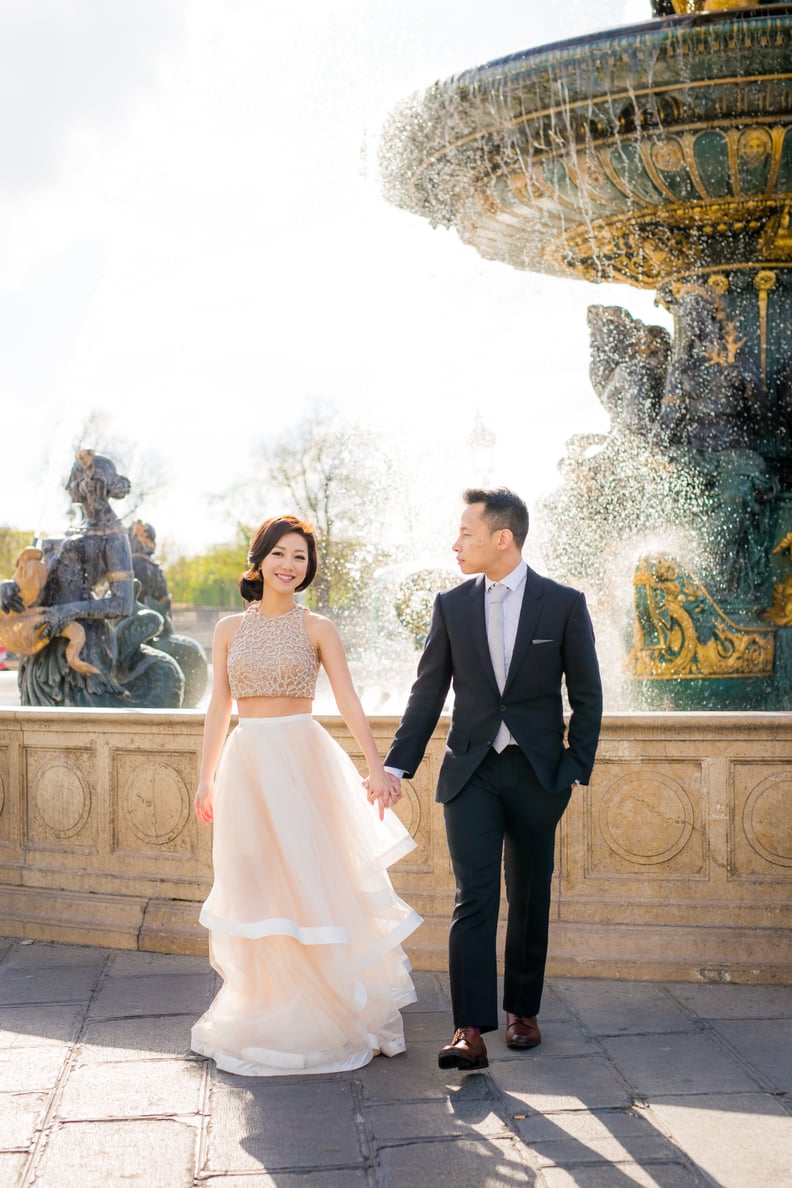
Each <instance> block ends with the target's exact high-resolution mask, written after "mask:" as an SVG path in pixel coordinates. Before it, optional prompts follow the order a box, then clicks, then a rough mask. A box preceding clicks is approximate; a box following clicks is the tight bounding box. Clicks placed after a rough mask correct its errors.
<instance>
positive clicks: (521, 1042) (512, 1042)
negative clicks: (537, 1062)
mask: <svg viewBox="0 0 792 1188" xmlns="http://www.w3.org/2000/svg"><path fill="white" fill-rule="evenodd" d="M541 1042H542V1033H541V1031H540V1030H539V1024H538V1023H537V1022H536V1015H512V1014H510V1013H509V1012H508V1011H507V1012H506V1047H507V1048H535V1047H536V1046H537V1044H541Z"/></svg>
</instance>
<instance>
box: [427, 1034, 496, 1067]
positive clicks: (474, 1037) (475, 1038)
mask: <svg viewBox="0 0 792 1188" xmlns="http://www.w3.org/2000/svg"><path fill="white" fill-rule="evenodd" d="M437 1063H438V1064H439V1065H440V1067H441V1068H461V1069H462V1071H463V1072H469V1071H470V1070H471V1069H474V1068H487V1067H488V1066H489V1060H488V1059H487V1049H486V1047H485V1044H484V1040H483V1039H482V1038H481V1035H480V1034H479V1032H478V1031H476V1028H475V1027H457V1029H456V1031H455V1032H454V1038H453V1039H452V1040H451V1043H450V1044H446V1046H445V1047H444V1048H441V1049H440V1051H439V1053H438V1056H437Z"/></svg>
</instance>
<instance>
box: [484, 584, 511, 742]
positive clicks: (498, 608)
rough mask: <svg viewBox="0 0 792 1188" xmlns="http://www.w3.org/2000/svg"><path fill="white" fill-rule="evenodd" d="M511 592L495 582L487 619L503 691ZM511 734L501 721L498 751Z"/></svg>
mask: <svg viewBox="0 0 792 1188" xmlns="http://www.w3.org/2000/svg"><path fill="white" fill-rule="evenodd" d="M508 593H509V587H508V586H502V585H500V584H499V583H497V582H496V583H495V585H494V586H491V587H490V590H489V618H488V621H487V640H488V642H489V650H490V657H491V658H492V667H493V668H494V670H495V679H496V681H497V682H498V688H499V690H500V691H501V693H502V692H503V686H504V685H505V684H506V644H505V642H504V634H503V600H504V598H505V597H506V595H507V594H508ZM510 737H511V735H510V734H509V729H508V727H507V725H506V723H505V722H501V724H500V726H499V727H498V733H497V734H496V735H495V739H494V741H493V743H492V746H493V748H494V749H495V750H496V751H502V750H503V748H504V747H505V746H507V745H508V742H509V739H510Z"/></svg>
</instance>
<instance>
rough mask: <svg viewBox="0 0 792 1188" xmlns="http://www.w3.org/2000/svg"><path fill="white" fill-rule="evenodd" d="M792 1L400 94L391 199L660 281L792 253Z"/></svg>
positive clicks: (389, 155)
mask: <svg viewBox="0 0 792 1188" xmlns="http://www.w3.org/2000/svg"><path fill="white" fill-rule="evenodd" d="M791 49H792V6H787V5H773V6H771V7H769V8H761V9H743V10H731V11H728V12H726V13H706V14H697V15H691V16H679V17H672V18H667V19H663V20H653V21H651V22H648V23H646V24H642V25H637V26H632V27H629V28H624V29H619V30H615V31H610V32H603V33H598V34H593V35H591V36H587V37H585V38H580V39H575V40H570V41H566V42H560V43H556V44H553V45H548V46H542V47H539V48H537V49H532V50H528V51H526V52H524V53H519V54H514V55H512V56H509V57H506V58H502V59H499V60H497V61H494V62H490V63H488V64H486V65H483V66H480V67H478V68H476V69H473V70H468V71H465V72H463V73H461V74H458V75H455V76H454V77H452V78H451V79H449V80H448V81H446V82H441V83H436V84H435V85H434V86H433V87H431V88H430V89H428V90H427V91H426V92H425V93H424V94H423V95H421V96H417V97H414V98H413V99H411V100H409V101H407V102H406V103H404V104H403V105H401V106H400V107H399V108H398V109H397V110H396V111H394V113H393V114H392V116H391V119H390V121H389V123H388V125H387V126H386V128H385V130H384V135H383V150H382V154H381V164H382V175H383V183H384V189H385V193H386V196H387V197H388V198H389V200H390V201H392V202H393V203H395V204H396V205H398V206H400V207H402V208H404V209H406V210H409V211H412V212H413V213H416V214H419V215H421V216H423V217H425V218H427V219H429V220H430V221H431V222H432V223H433V224H435V225H443V226H448V227H454V228H455V229H456V231H457V232H458V234H459V235H460V237H461V239H462V240H463V241H464V242H466V243H468V244H471V245H472V246H473V247H475V248H476V250H477V251H478V252H479V253H480V254H481V255H482V256H483V257H485V258H486V259H490V260H497V261H500V262H503V263H506V264H508V265H510V266H511V267H514V268H519V269H528V270H531V271H535V272H544V273H549V274H552V275H556V276H565V277H576V278H579V279H583V280H588V281H595V282H596V281H623V282H626V283H628V284H631V285H636V286H640V287H643V288H651V289H662V288H663V287H664V286H670V285H672V284H673V283H675V282H681V281H690V280H691V279H695V278H702V277H703V278H704V279H708V278H709V276H710V275H711V274H712V273H713V272H717V271H718V270H719V269H721V268H723V269H728V270H729V271H731V270H732V269H733V268H734V265H735V261H738V260H739V261H740V262H741V266H742V267H745V268H750V269H752V270H753V272H756V270H757V268H759V269H773V270H775V269H786V268H788V267H789V266H790V263H791V262H792V232H790V230H789V216H790V202H792V134H791V132H792V118H791V113H792V54H791V53H790V50H791Z"/></svg>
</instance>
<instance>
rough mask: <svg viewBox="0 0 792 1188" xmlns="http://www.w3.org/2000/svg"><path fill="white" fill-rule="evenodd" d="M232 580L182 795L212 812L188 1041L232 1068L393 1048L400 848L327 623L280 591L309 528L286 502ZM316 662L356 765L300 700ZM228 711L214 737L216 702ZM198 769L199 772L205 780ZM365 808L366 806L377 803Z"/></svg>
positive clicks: (400, 925)
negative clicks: (356, 752) (203, 959)
mask: <svg viewBox="0 0 792 1188" xmlns="http://www.w3.org/2000/svg"><path fill="white" fill-rule="evenodd" d="M248 564H249V566H250V568H249V569H248V570H247V571H246V572H245V573H244V574H243V575H242V577H241V578H240V579H239V589H240V593H241V594H242V597H243V599H244V600H245V601H246V602H248V603H249V605H248V607H247V609H246V610H245V611H244V612H243V613H242V614H236V615H230V616H228V617H227V618H224V619H221V620H220V621H219V622H218V624H217V627H216V628H215V637H214V642H213V649H212V665H213V679H212V694H211V698H210V701H209V706H208V709H207V712H206V721H205V726H204V740H203V750H202V756H201V769H200V775H199V783H198V790H197V792H196V794H195V811H196V815H197V817H198V819H199V821H202V822H209V821H214V842H213V855H212V856H213V863H214V885H213V887H212V890H211V893H210V895H209V898H208V899H207V900H206V903H205V904H204V905H203V908H202V910H201V923H202V924H204V925H205V927H207V928H208V929H209V930H210V954H211V961H212V965H213V966H214V968H215V969H216V970H217V971H218V973H219V974H220V975H221V977H222V978H223V982H224V985H223V986H222V988H221V990H220V992H219V993H218V995H217V997H216V998H215V1000H214V1002H213V1003H212V1004H211V1006H210V1007H209V1010H208V1011H207V1012H206V1014H205V1015H203V1017H202V1018H201V1019H199V1021H198V1022H197V1023H196V1024H195V1026H194V1027H193V1029H192V1049H193V1051H194V1052H198V1053H200V1054H201V1055H204V1056H210V1057H211V1058H212V1059H213V1060H214V1061H215V1062H216V1064H217V1066H218V1068H221V1069H224V1070H225V1071H226V1072H232V1073H239V1074H241V1075H243V1076H282V1075H285V1074H297V1073H323V1072H340V1071H343V1070H346V1069H353V1068H360V1067H361V1066H362V1065H364V1064H367V1063H368V1061H369V1060H370V1059H371V1058H372V1056H373V1055H374V1054H375V1053H377V1052H378V1051H381V1052H383V1053H384V1054H385V1055H387V1056H394V1055H396V1054H397V1053H398V1052H402V1051H403V1050H404V1029H403V1025H402V1019H401V1015H400V1014H399V1008H400V1007H402V1006H404V1005H406V1004H407V1003H409V1002H414V1001H415V991H414V989H413V985H412V982H411V980H410V977H409V973H408V970H409V964H408V962H407V959H406V957H405V955H404V952H403V951H402V949H401V942H402V941H403V940H404V938H405V937H407V936H409V934H410V933H411V932H413V931H414V929H415V928H417V927H418V925H419V924H420V923H421V920H420V917H419V916H417V915H416V913H415V912H413V911H412V909H411V908H409V907H408V906H407V904H405V903H404V902H403V901H402V900H401V899H399V898H398V896H397V895H396V893H395V891H394V890H393V887H392V885H391V882H390V879H389V877H388V874H387V867H388V866H389V865H391V864H392V863H393V862H395V861H396V860H397V859H398V858H400V857H402V855H404V854H406V853H408V852H409V851H410V850H412V849H413V848H414V847H415V842H414V841H413V840H412V838H411V837H410V835H409V833H408V832H407V831H406V829H405V828H404V827H403V825H402V824H401V823H400V822H399V820H398V818H396V816H395V815H394V814H393V813H386V812H385V809H386V808H388V807H390V806H391V805H392V804H393V802H394V800H395V798H396V793H395V792H394V791H393V785H392V783H391V781H390V780H389V779H388V776H387V775H386V773H385V770H384V767H383V764H382V759H381V758H380V756H379V753H378V751H377V747H376V744H375V742H374V738H373V735H372V733H371V729H370V727H369V724H368V721H367V720H366V716H365V714H364V712H363V708H362V706H361V704H360V700H359V698H358V696H357V693H356V692H355V688H354V685H353V683H352V678H351V676H350V673H349V668H348V665H347V661H346V657H345V655H344V649H343V646H342V644H341V639H340V637H339V635H338V632H337V631H336V629H335V627H334V626H333V624H332V623H331V622H330V620H329V619H327V618H325V617H324V616H322V615H317V614H313V613H312V612H311V611H309V610H308V609H306V608H305V607H303V606H301V605H299V604H298V602H297V600H296V597H295V596H296V595H297V594H298V593H299V591H301V590H304V589H306V588H307V587H308V586H309V585H310V584H311V582H312V580H313V578H314V576H315V574H316V541H315V539H314V535H313V532H312V530H311V529H310V527H309V526H308V525H306V524H304V523H302V522H301V521H300V520H298V519H296V518H295V517H294V516H279V517H276V518H273V519H270V520H267V521H265V523H263V524H262V525H261V527H260V528H259V529H258V531H257V532H256V534H255V536H254V537H253V542H252V545H251V549H250V554H249V556H248ZM320 664H321V665H322V666H323V667H324V669H325V671H326V672H327V675H328V678H329V680H330V684H331V687H332V690H333V694H334V696H335V700H336V704H337V705H338V709H339V710H340V712H341V714H342V716H343V718H344V720H345V721H346V723H347V726H348V727H349V729H350V730H351V732H352V734H353V735H354V737H355V739H356V740H357V743H358V745H359V746H360V748H361V750H362V752H363V754H364V756H365V760H366V763H367V765H368V784H367V786H368V789H369V797H368V798H369V800H371V801H372V803H374V802H377V804H378V809H379V813H378V814H376V813H373V812H372V809H371V808H370V807H369V805H368V804H367V803H366V797H365V794H364V793H363V791H362V789H361V778H360V776H359V774H358V772H357V770H356V768H355V766H354V764H353V763H352V761H351V760H350V759H349V758H348V756H347V755H346V754H345V752H344V751H343V750H342V749H341V747H340V746H338V744H337V743H336V742H335V741H334V740H333V739H332V738H331V737H330V735H329V734H328V733H327V732H326V731H325V730H324V729H323V728H322V726H320V725H319V723H318V722H315V721H314V720H313V718H312V717H311V706H312V699H313V696H314V692H315V686H316V677H317V673H318V670H319V666H320ZM234 700H236V702H237V708H238V714H239V724H238V725H237V727H236V729H235V730H234V731H233V732H232V733H231V735H230V736H229V737H228V740H227V741H226V735H227V732H228V725H229V720H230V716H231V708H232V702H233V701H234ZM215 771H216V772H217V778H216V781H215ZM378 817H379V819H378Z"/></svg>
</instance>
